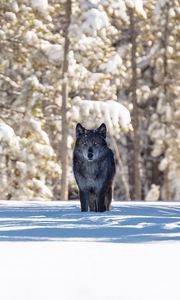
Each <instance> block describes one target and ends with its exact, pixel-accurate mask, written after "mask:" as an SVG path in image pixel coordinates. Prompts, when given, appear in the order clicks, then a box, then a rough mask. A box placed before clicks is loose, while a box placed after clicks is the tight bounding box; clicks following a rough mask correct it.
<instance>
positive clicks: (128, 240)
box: [0, 201, 180, 300]
mask: <svg viewBox="0 0 180 300" xmlns="http://www.w3.org/2000/svg"><path fill="white" fill-rule="evenodd" d="M179 273H180V203H172V202H170V203H163V202H158V203H157V202H156V203H144V202H114V203H113V207H112V210H111V211H110V212H106V213H92V212H91V213H90V212H89V213H81V212H80V206H79V203H78V202H74V201H73V202H72V201H71V202H60V201H59V202H58V201H56V202H49V201H48V202H40V201H33V202H23V201H0V299H1V300H12V299H15V300H16V299H17V300H56V299H58V300H61V299H62V300H101V299H102V300H180V275H179Z"/></svg>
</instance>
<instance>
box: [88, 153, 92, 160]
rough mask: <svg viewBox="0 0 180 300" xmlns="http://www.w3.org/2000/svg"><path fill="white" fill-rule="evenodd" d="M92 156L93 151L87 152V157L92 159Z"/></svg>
mask: <svg viewBox="0 0 180 300" xmlns="http://www.w3.org/2000/svg"><path fill="white" fill-rule="evenodd" d="M92 158H93V153H92V152H88V159H90V160H91V159H92Z"/></svg>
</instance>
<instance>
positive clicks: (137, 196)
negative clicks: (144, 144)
mask: <svg viewBox="0 0 180 300" xmlns="http://www.w3.org/2000/svg"><path fill="white" fill-rule="evenodd" d="M136 25H137V24H136V22H135V16H134V11H133V9H130V30H131V43H132V49H131V66H132V84H131V85H132V98H133V115H132V121H133V128H134V141H133V144H134V184H135V187H134V199H135V200H141V176H140V134H139V109H138V103H137V94H136V91H137V63H136V52H137V44H136V36H137V34H136V30H135V26H136Z"/></svg>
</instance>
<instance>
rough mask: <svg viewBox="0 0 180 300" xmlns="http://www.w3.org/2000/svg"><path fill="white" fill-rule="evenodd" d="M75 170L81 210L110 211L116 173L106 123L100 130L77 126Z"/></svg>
mask: <svg viewBox="0 0 180 300" xmlns="http://www.w3.org/2000/svg"><path fill="white" fill-rule="evenodd" d="M73 171H74V176H75V179H76V182H77V185H78V187H79V194H80V202H81V211H88V208H90V210H92V211H98V212H103V211H106V210H110V206H111V201H112V181H113V177H114V175H115V162H114V155H113V152H112V150H111V149H110V148H108V146H107V143H106V125H105V124H104V123H103V124H101V126H100V127H99V128H97V129H92V130H88V129H85V128H84V127H83V126H82V125H81V124H80V123H78V124H77V126H76V143H75V147H74V152H73Z"/></svg>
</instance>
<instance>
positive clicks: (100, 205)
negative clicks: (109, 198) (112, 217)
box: [96, 190, 106, 212]
mask: <svg viewBox="0 0 180 300" xmlns="http://www.w3.org/2000/svg"><path fill="white" fill-rule="evenodd" d="M96 206H97V211H98V212H104V211H106V206H105V191H104V190H101V191H100V192H99V193H98V197H97V205H96Z"/></svg>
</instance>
